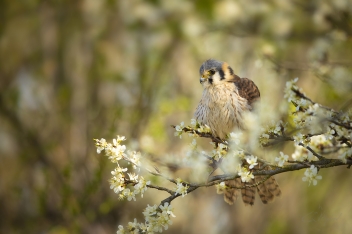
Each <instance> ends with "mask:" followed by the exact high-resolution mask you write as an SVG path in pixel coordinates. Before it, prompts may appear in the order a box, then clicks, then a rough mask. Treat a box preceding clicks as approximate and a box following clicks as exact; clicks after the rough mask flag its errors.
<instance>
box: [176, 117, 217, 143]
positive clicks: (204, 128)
mask: <svg viewBox="0 0 352 234" xmlns="http://www.w3.org/2000/svg"><path fill="white" fill-rule="evenodd" d="M175 130H176V131H175V133H174V135H175V136H178V137H180V138H182V133H183V132H185V131H186V132H188V133H189V135H190V136H198V135H197V133H196V132H195V131H197V132H198V133H211V130H210V127H209V126H208V125H206V124H204V125H202V124H200V123H198V122H197V120H195V119H191V125H190V126H188V127H186V126H185V123H184V122H181V123H180V124H179V125H176V126H175Z"/></svg>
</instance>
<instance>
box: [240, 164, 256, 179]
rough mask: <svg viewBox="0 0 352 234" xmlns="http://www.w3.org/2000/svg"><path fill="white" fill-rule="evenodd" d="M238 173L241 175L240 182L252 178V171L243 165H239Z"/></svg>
mask: <svg viewBox="0 0 352 234" xmlns="http://www.w3.org/2000/svg"><path fill="white" fill-rule="evenodd" d="M238 175H239V176H240V177H241V180H242V182H250V181H251V180H252V179H254V175H253V174H252V172H251V171H250V170H248V169H247V168H245V167H241V168H240V169H239V171H238Z"/></svg>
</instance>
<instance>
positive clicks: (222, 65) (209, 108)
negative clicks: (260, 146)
mask: <svg viewBox="0 0 352 234" xmlns="http://www.w3.org/2000/svg"><path fill="white" fill-rule="evenodd" d="M199 74H200V80H199V81H200V83H201V85H202V86H203V94H202V97H201V100H200V101H199V104H198V106H197V108H196V111H195V113H194V117H195V119H196V120H197V122H199V123H200V124H203V125H207V126H209V128H210V130H211V133H212V135H213V137H215V138H218V139H221V140H223V141H224V140H226V139H227V138H228V134H229V133H231V132H232V131H233V130H236V129H237V130H240V131H244V130H245V124H244V123H245V122H244V121H245V113H246V112H248V111H253V109H254V108H255V103H257V102H258V101H259V100H260V91H259V89H258V87H257V86H256V84H255V83H254V82H253V81H252V80H250V79H248V78H240V77H239V76H237V75H236V74H235V73H234V71H233V69H232V68H231V67H230V66H229V64H228V63H226V62H222V61H218V60H215V59H208V60H206V61H205V62H204V63H203V64H202V65H201V67H200V69H199ZM261 167H263V165H262V164H261V163H258V165H257V166H256V167H255V168H254V169H259V168H261ZM261 169H269V167H268V166H265V167H264V168H261ZM263 181H264V182H263ZM225 184H226V186H227V188H226V190H225V191H224V200H225V202H227V203H228V204H230V205H232V204H233V203H234V202H235V201H236V199H237V198H238V196H239V192H240V191H241V195H242V201H243V202H244V204H245V205H253V204H254V201H255V193H256V191H258V194H259V196H260V199H261V201H262V202H263V203H264V204H267V203H269V202H271V201H273V200H274V198H275V197H277V196H280V195H281V190H280V188H279V185H278V183H277V182H276V180H275V178H274V177H269V178H266V177H264V176H256V177H255V178H254V179H252V180H251V181H250V182H242V181H241V178H236V179H234V180H228V181H226V182H225ZM246 185H247V187H245V186H246ZM248 185H250V186H249V187H248ZM233 187H236V188H242V189H235V188H233Z"/></svg>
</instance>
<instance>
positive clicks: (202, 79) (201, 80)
mask: <svg viewBox="0 0 352 234" xmlns="http://www.w3.org/2000/svg"><path fill="white" fill-rule="evenodd" d="M206 80H207V79H206V78H203V77H201V78H200V79H199V82H200V83H201V84H202V83H203V82H204V81H206Z"/></svg>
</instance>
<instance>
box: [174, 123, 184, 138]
mask: <svg viewBox="0 0 352 234" xmlns="http://www.w3.org/2000/svg"><path fill="white" fill-rule="evenodd" d="M184 126H185V123H184V122H181V123H180V125H176V127H175V130H176V132H175V134H174V135H175V136H179V137H180V138H182V133H183V128H184Z"/></svg>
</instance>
